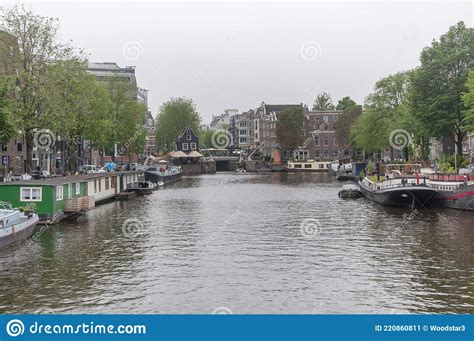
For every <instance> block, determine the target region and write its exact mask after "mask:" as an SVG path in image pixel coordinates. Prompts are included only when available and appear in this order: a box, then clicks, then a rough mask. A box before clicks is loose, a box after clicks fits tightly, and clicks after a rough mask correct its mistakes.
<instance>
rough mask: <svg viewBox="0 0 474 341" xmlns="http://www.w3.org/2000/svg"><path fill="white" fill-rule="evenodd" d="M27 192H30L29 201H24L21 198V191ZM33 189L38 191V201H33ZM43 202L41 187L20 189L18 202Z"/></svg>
mask: <svg viewBox="0 0 474 341" xmlns="http://www.w3.org/2000/svg"><path fill="white" fill-rule="evenodd" d="M25 189H26V190H29V191H30V199H24V198H23V190H25ZM34 189H39V198H38V199H33V198H32V196H33V190H34ZM42 200H43V188H42V187H20V201H21V202H30V201H34V202H40V201H42Z"/></svg>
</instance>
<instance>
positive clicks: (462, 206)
mask: <svg viewBox="0 0 474 341" xmlns="http://www.w3.org/2000/svg"><path fill="white" fill-rule="evenodd" d="M433 204H434V205H436V206H443V207H449V208H454V209H456V210H464V211H474V185H470V186H466V187H464V188H459V189H455V190H452V191H445V190H439V191H438V193H437V194H436V196H435V197H434V199H433Z"/></svg>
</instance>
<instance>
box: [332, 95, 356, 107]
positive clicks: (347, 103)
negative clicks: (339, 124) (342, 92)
mask: <svg viewBox="0 0 474 341" xmlns="http://www.w3.org/2000/svg"><path fill="white" fill-rule="evenodd" d="M356 105H357V103H356V102H355V101H353V100H352V99H351V98H350V97H349V96H346V97H343V98H341V99H340V100H339V102H337V105H336V110H347V109H350V108H353V107H354V106H356Z"/></svg>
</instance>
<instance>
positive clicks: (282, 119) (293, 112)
mask: <svg viewBox="0 0 474 341" xmlns="http://www.w3.org/2000/svg"><path fill="white" fill-rule="evenodd" d="M303 124H304V112H303V108H301V107H295V108H288V109H285V110H283V111H282V112H281V113H280V114H279V115H278V121H277V122H276V138H277V141H278V143H279V145H280V147H281V148H283V149H291V150H294V149H296V148H298V146H299V145H301V144H302V143H303V139H304V136H303V135H304V134H303Z"/></svg>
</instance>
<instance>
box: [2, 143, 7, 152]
mask: <svg viewBox="0 0 474 341" xmlns="http://www.w3.org/2000/svg"><path fill="white" fill-rule="evenodd" d="M6 151H7V145H6V144H2V152H6Z"/></svg>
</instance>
